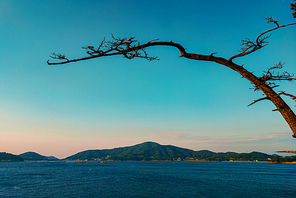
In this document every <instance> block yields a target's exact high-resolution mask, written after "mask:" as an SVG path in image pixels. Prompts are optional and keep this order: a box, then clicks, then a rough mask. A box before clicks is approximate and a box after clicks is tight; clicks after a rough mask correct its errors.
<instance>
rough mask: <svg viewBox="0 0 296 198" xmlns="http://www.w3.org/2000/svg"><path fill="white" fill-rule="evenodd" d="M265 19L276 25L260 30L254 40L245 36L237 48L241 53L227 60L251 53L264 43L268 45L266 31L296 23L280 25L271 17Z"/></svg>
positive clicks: (268, 35)
mask: <svg viewBox="0 0 296 198" xmlns="http://www.w3.org/2000/svg"><path fill="white" fill-rule="evenodd" d="M265 19H266V20H267V23H274V24H276V27H275V28H272V29H269V30H267V31H265V32H262V33H261V34H260V35H259V36H257V38H256V40H255V41H251V40H250V39H249V38H246V39H244V40H242V43H241V46H242V47H241V49H240V50H239V52H241V53H239V54H236V55H234V56H232V57H230V58H229V59H228V60H229V61H232V60H233V59H235V58H238V57H242V56H245V55H248V54H251V53H253V52H255V51H257V50H259V49H261V48H263V47H265V46H266V45H268V42H267V41H266V39H268V38H269V37H270V36H271V34H267V33H269V32H272V31H274V30H277V29H279V28H283V27H288V26H291V25H296V23H290V24H287V25H281V26H280V25H279V24H278V22H279V21H275V20H273V19H272V17H265Z"/></svg>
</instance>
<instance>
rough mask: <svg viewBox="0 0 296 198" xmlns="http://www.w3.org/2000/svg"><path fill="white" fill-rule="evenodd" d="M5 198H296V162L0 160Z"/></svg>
mask: <svg viewBox="0 0 296 198" xmlns="http://www.w3.org/2000/svg"><path fill="white" fill-rule="evenodd" d="M0 197H1V198H6V197H13V198H15V197H24V198H28V197H38V198H39V197H63V198H64V197H71V198H72V197H73V198H75V197H91V198H93V197H94V198H95V197H116V198H118V197H119V198H120V197H137V198H138V197H178V198H179V197H186V198H188V197H195V198H196V197H211V198H212V197H240V198H241V197H248V198H249V197H268V198H272V197H276V198H279V197H289V198H290V197H296V164H271V163H255V162H254V163H246V162H200V161H199V162H195V161H180V162H172V161H131V162H128V161H106V162H105V163H98V162H79V163H78V162H71V161H56V162H29V161H25V162H0Z"/></svg>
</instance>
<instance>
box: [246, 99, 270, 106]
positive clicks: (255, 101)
mask: <svg viewBox="0 0 296 198" xmlns="http://www.w3.org/2000/svg"><path fill="white" fill-rule="evenodd" d="M262 100H270V99H269V98H268V97H264V98H259V99H257V100H254V102H252V103H251V104H249V105H248V107H249V106H251V105H253V104H255V103H257V102H259V101H262Z"/></svg>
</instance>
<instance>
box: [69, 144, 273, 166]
mask: <svg viewBox="0 0 296 198" xmlns="http://www.w3.org/2000/svg"><path fill="white" fill-rule="evenodd" d="M273 157H274V156H272V155H267V154H265V153H260V152H255V151H254V152H251V153H235V152H226V153H215V152H212V151H208V150H201V151H193V150H190V149H185V148H180V147H176V146H171V145H160V144H158V143H154V142H144V143H142V144H137V145H134V146H128V147H119V148H114V149H103V150H86V151H82V152H79V153H77V154H75V155H72V156H69V157H67V158H65V159H66V160H124V161H125V160H136V161H142V160H145V161H149V160H177V159H182V160H205V161H229V160H233V161H255V160H258V161H267V160H268V158H270V159H271V158H273Z"/></svg>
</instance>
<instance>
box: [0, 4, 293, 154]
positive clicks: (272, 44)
mask: <svg viewBox="0 0 296 198" xmlns="http://www.w3.org/2000/svg"><path fill="white" fill-rule="evenodd" d="M290 3H291V1H288V0H273V1H270V0H260V1H258V0H249V1H237V0H225V1H220V0H211V1H209V0H192V1H190V0H185V1H183V0H182V1H181V0H171V1H165V0H157V1H156V0H150V1H136V0H127V1H121V0H108V1H87V0H83V1H82V0H81V1H79V0H69V1H66V0H60V1H49V0H48V1H37V0H35V1H31V0H27V1H22V0H13V1H8V0H1V1H0V43H1V46H0V109H1V111H0V137H1V138H0V151H1V152H8V153H13V154H21V153H24V152H28V151H34V152H37V153H39V154H41V155H45V156H56V157H58V158H65V157H68V156H70V155H73V154H75V153H77V152H80V151H84V150H88V149H111V148H116V147H123V146H131V145H135V144H139V143H142V142H146V141H153V142H157V143H159V144H163V145H175V146H179V147H183V148H188V149H192V150H204V149H207V150H211V151H214V152H226V151H233V152H252V151H260V152H265V153H268V154H274V151H276V150H295V149H296V147H295V143H296V139H293V138H292V132H291V130H290V128H289V126H288V125H287V124H286V122H285V120H284V119H283V118H282V116H281V115H280V114H279V113H278V112H273V111H272V110H273V109H274V108H275V107H274V105H273V104H272V103H271V102H268V101H262V102H259V103H256V104H255V105H252V106H250V107H247V105H248V104H250V103H251V102H253V101H254V100H255V99H258V98H260V97H262V93H261V92H254V91H253V90H252V89H250V88H252V85H251V84H250V82H248V81H247V80H246V79H241V78H240V75H239V74H237V73H235V72H234V71H232V70H230V69H229V68H227V67H224V66H221V65H218V64H215V63H210V62H202V61H194V60H188V59H185V58H181V57H179V55H180V54H179V52H178V50H177V49H175V48H172V47H152V48H149V49H147V52H148V53H149V55H151V56H158V57H159V58H160V60H159V61H147V60H144V59H133V60H128V59H125V58H123V57H120V56H116V57H115V56H114V57H103V58H98V59H92V60H87V61H82V62H76V63H70V64H66V65H61V66H48V65H47V63H46V61H47V60H48V59H50V58H49V55H50V54H51V53H52V52H55V53H62V54H66V56H67V57H68V58H79V57H84V56H86V55H87V54H86V53H85V51H84V50H83V49H82V48H81V47H83V46H87V45H93V46H99V44H100V42H101V41H102V40H103V39H104V38H106V40H110V39H111V34H113V35H114V36H118V37H136V38H137V39H138V40H139V42H141V43H145V42H148V41H149V40H151V39H160V41H170V40H172V41H173V42H176V43H180V44H181V45H183V46H184V48H186V49H187V52H191V53H200V54H205V55H209V54H211V53H213V52H218V53H217V54H216V56H220V57H224V58H229V57H231V56H232V55H234V54H236V53H237V52H238V50H239V49H240V43H241V40H242V39H245V38H246V37H248V38H250V39H255V38H256V37H257V36H258V35H259V34H260V33H261V32H263V31H265V30H267V29H270V28H273V27H274V26H273V25H272V24H267V23H266V20H265V19H264V17H268V16H273V18H274V19H276V20H280V22H279V23H280V24H287V23H293V22H295V19H294V18H293V17H292V14H291V13H292V12H291V10H290V6H289V4H290ZM295 28H296V26H295V27H287V28H282V29H279V30H277V31H276V32H273V33H272V36H271V38H269V40H268V41H269V45H268V46H267V47H265V48H263V49H261V50H259V51H257V52H255V53H253V54H250V55H248V56H245V57H242V58H237V59H235V60H234V62H235V63H237V64H240V65H242V64H244V67H245V68H247V69H249V70H250V71H252V72H254V74H256V75H259V76H260V75H261V74H262V71H265V70H266V69H267V68H269V67H272V66H274V64H276V63H277V62H278V61H282V62H285V65H284V69H285V70H288V71H290V72H291V73H296V69H295V65H296V59H295V54H296V48H295V43H296V29H295ZM295 88H296V87H295V83H289V82H281V87H280V88H279V89H278V90H285V91H287V92H288V93H291V94H296V89H295ZM284 99H285V100H286V101H287V103H288V104H289V105H290V106H291V107H292V109H293V111H294V112H295V109H296V107H295V102H293V101H290V100H289V98H284Z"/></svg>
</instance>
